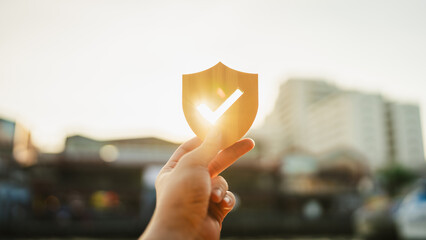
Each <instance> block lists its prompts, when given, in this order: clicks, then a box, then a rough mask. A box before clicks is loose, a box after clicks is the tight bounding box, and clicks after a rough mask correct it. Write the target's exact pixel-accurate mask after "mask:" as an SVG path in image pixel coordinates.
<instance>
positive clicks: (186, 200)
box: [139, 130, 254, 240]
mask: <svg viewBox="0 0 426 240" xmlns="http://www.w3.org/2000/svg"><path fill="white" fill-rule="evenodd" d="M220 139H221V137H220V134H219V133H218V132H217V131H215V130H213V131H211V132H210V133H209V134H208V135H207V137H206V139H205V141H204V142H202V141H201V140H200V139H199V138H197V137H195V138H193V139H191V140H189V141H187V142H185V143H183V144H182V145H181V146H180V147H179V148H178V149H177V150H176V151H175V153H174V154H173V155H172V156H171V158H170V159H169V161H168V162H167V163H166V164H165V165H164V167H163V168H162V170H161V171H160V173H159V175H158V177H157V180H156V183H155V188H156V192H157V203H156V209H155V211H154V215H153V216H152V218H151V221H150V223H149V224H148V226H147V228H146V230H145V232H144V233H143V234H142V236H141V237H140V238H139V239H143V240H147V239H219V238H220V230H221V228H222V222H223V220H224V218H225V216H226V215H227V214H228V213H229V212H230V211H231V210H232V208H233V207H234V205H235V197H234V195H233V194H232V193H231V192H230V191H228V184H227V182H226V181H225V179H224V178H223V177H221V176H218V174H220V173H221V172H222V171H223V170H225V169H226V168H228V167H229V166H230V165H231V164H232V163H233V162H235V161H236V160H237V159H238V158H239V157H241V156H242V155H244V154H245V153H247V152H249V151H250V150H251V149H253V147H254V142H253V140H251V139H243V140H240V141H238V142H236V143H235V144H233V145H232V146H230V147H228V148H226V149H225V150H222V151H221V150H220Z"/></svg>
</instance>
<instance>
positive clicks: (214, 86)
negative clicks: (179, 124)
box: [182, 63, 258, 149]
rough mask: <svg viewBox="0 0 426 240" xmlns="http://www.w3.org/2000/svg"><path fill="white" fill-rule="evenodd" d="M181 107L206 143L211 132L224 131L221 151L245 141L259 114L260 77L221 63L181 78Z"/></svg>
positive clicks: (194, 129)
mask: <svg viewBox="0 0 426 240" xmlns="http://www.w3.org/2000/svg"><path fill="white" fill-rule="evenodd" d="M182 105H183V112H184V114H185V118H186V121H187V122H188V124H189V126H190V127H191V129H192V131H194V133H195V134H196V135H197V136H198V137H200V138H201V139H203V140H204V138H205V136H206V134H207V132H208V131H209V129H211V128H213V127H216V128H218V129H220V131H221V132H222V149H224V148H226V147H228V146H230V145H232V144H233V143H234V142H236V141H237V140H239V139H240V138H242V137H243V136H244V135H245V134H246V133H247V131H248V130H249V129H250V127H251V125H252V124H253V121H254V119H255V117H256V114H257V108H258V90H257V74H251V73H243V72H239V71H236V70H233V69H231V68H229V67H227V66H225V65H224V64H222V63H218V64H216V65H215V66H214V67H212V68H209V69H207V70H204V71H202V72H198V73H193V74H184V75H183V77H182Z"/></svg>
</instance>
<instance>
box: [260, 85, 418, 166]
mask: <svg viewBox="0 0 426 240" xmlns="http://www.w3.org/2000/svg"><path fill="white" fill-rule="evenodd" d="M257 135H258V137H259V139H261V140H262V141H263V142H264V146H263V150H264V151H263V154H265V155H266V156H280V155H282V154H283V153H285V152H286V151H288V150H289V149H291V148H297V149H304V150H307V151H310V152H312V153H314V154H325V153H327V152H333V151H336V150H340V149H347V150H348V151H351V152H358V153H359V154H360V155H362V156H363V157H362V158H361V159H365V161H366V163H368V165H369V166H370V167H371V168H372V169H378V168H380V167H383V166H384V165H385V164H387V163H389V162H392V161H393V162H396V163H399V164H402V165H404V166H406V167H409V168H412V169H419V168H424V167H425V166H426V164H425V161H424V150H423V139H422V130H421V121H420V113H419V106H418V105H416V104H405V103H404V104H403V103H396V102H391V101H389V100H387V99H385V98H383V97H382V96H381V95H379V94H371V93H363V92H357V91H347V90H344V89H339V88H338V87H336V86H334V85H332V84H329V83H327V82H325V81H322V80H303V79H290V80H289V81H287V82H285V83H284V84H283V85H282V86H281V87H280V92H279V96H278V99H277V101H276V104H275V109H274V111H273V112H272V113H271V114H270V115H269V116H268V117H267V118H266V120H265V124H264V126H263V127H262V128H261V129H260V130H259V131H258V132H257Z"/></svg>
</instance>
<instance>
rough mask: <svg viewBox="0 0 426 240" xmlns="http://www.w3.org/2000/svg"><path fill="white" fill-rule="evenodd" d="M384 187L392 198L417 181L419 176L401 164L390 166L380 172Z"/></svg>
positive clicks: (379, 175)
mask: <svg viewBox="0 0 426 240" xmlns="http://www.w3.org/2000/svg"><path fill="white" fill-rule="evenodd" d="M378 177H379V179H380V182H381V183H382V185H383V187H384V188H385V190H386V191H387V193H389V195H391V196H395V195H396V194H398V193H399V192H400V191H401V190H402V188H403V187H405V186H407V185H408V184H410V183H412V182H413V181H414V180H415V179H417V177H418V176H417V174H415V173H414V172H413V171H412V170H410V169H408V168H406V167H404V166H401V165H399V164H390V165H388V166H386V167H385V168H383V169H381V170H379V171H378Z"/></svg>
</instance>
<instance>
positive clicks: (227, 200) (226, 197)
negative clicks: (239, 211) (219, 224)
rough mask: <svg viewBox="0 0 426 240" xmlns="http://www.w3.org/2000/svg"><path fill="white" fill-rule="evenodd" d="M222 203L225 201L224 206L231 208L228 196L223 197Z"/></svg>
mask: <svg viewBox="0 0 426 240" xmlns="http://www.w3.org/2000/svg"><path fill="white" fill-rule="evenodd" d="M223 201H225V203H226V205H227V206H231V201H232V200H231V198H230V197H228V196H225V197H224V198H223Z"/></svg>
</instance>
